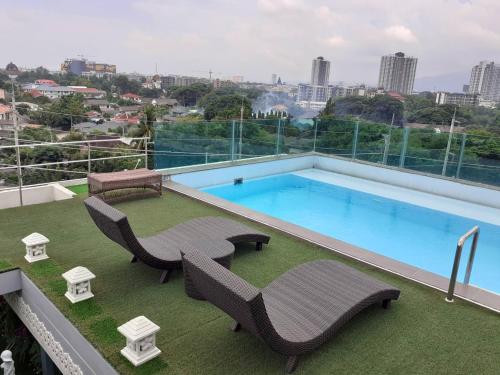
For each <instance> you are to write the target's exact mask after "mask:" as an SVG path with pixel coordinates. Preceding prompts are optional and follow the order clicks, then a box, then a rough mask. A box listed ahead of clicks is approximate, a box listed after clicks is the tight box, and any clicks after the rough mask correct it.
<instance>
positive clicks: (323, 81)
mask: <svg viewBox="0 0 500 375" xmlns="http://www.w3.org/2000/svg"><path fill="white" fill-rule="evenodd" d="M329 78H330V61H328V60H325V59H324V58H323V56H319V57H317V58H315V59H314V60H313V61H312V68H311V86H321V87H328V79H329Z"/></svg>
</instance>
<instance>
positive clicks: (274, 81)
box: [271, 73, 278, 85]
mask: <svg viewBox="0 0 500 375" xmlns="http://www.w3.org/2000/svg"><path fill="white" fill-rule="evenodd" d="M277 80H278V75H277V74H276V73H273V74H271V83H272V84H273V85H275V84H276V81H277Z"/></svg>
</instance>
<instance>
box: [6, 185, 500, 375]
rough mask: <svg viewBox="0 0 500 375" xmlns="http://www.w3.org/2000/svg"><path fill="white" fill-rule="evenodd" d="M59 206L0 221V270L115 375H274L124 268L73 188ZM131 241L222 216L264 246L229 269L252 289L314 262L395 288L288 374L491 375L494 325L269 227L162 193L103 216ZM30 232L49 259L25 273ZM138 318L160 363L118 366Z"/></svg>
mask: <svg viewBox="0 0 500 375" xmlns="http://www.w3.org/2000/svg"><path fill="white" fill-rule="evenodd" d="M74 190H75V191H79V194H78V195H77V196H76V197H75V198H73V199H69V200H65V201H60V202H53V203H46V204H39V205H32V206H25V207H18V208H12V209H5V210H2V214H1V215H0V233H1V235H0V269H3V270H7V269H11V268H13V267H20V268H21V269H22V271H23V272H25V273H26V275H28V277H29V278H30V279H31V280H32V281H34V282H35V284H36V285H37V286H38V288H40V289H41V290H42V291H43V293H44V294H45V295H46V296H47V297H49V298H50V300H51V301H52V302H53V303H54V304H55V305H56V307H57V308H58V309H59V310H60V311H62V312H63V313H64V315H65V316H66V317H67V318H68V319H69V320H70V321H71V322H72V323H73V324H74V325H75V327H77V328H78V330H79V331H80V332H81V333H82V334H83V335H84V336H85V337H86V338H87V339H88V340H89V341H90V342H91V343H92V345H94V346H95V348H97V349H98V351H99V352H100V353H102V355H103V356H104V358H105V359H106V360H107V361H109V362H110V363H111V364H112V365H113V366H114V367H115V369H116V370H117V371H118V372H119V373H121V374H156V375H162V374H165V375H167V374H168V375H180V374H204V375H209V374H214V375H215V374H216V375H225V374H227V375H229V374H243V375H244V374H249V375H250V374H281V373H282V371H283V369H282V368H283V361H284V359H283V357H282V356H280V355H278V354H276V353H274V352H273V351H271V350H270V349H269V348H268V347H267V346H266V345H264V344H263V343H261V342H260V341H258V340H256V339H255V338H254V337H253V336H251V335H249V334H246V333H245V332H241V333H240V334H234V333H232V332H231V331H230V330H229V326H230V324H231V319H230V318H229V317H228V316H227V315H225V314H224V313H222V312H221V311H220V310H218V309H217V308H215V307H214V306H212V305H211V304H209V303H207V302H204V301H196V300H193V299H190V298H188V297H186V295H185V292H184V282H183V277H182V274H181V273H180V272H177V273H175V274H174V275H173V277H172V278H171V280H170V281H169V282H168V283H167V284H159V283H158V277H159V271H157V270H154V269H151V268H149V267H147V266H145V265H144V264H141V263H135V264H130V254H129V253H127V252H126V251H125V250H123V249H122V248H120V247H119V246H118V245H116V244H115V243H113V242H112V241H110V240H109V239H107V238H106V237H105V236H104V235H102V234H101V233H100V232H99V230H98V229H97V228H96V226H95V225H94V223H93V222H92V221H91V219H90V217H89V215H88V213H87V212H86V210H85V208H84V205H83V199H84V198H86V197H87V193H86V189H85V186H77V187H75V188H74ZM115 207H116V208H118V209H119V210H121V211H123V212H125V213H126V214H127V215H128V217H129V220H130V222H131V225H132V227H133V228H134V231H136V234H137V235H139V236H148V235H152V234H155V233H158V232H159V231H161V230H163V229H165V228H168V227H171V226H173V225H176V224H178V223H181V222H184V221H186V220H189V219H192V218H195V217H201V216H209V215H214V216H225V217H230V218H232V219H234V220H238V221H242V222H245V223H247V224H248V225H250V226H253V227H255V228H257V229H259V230H261V231H263V232H265V233H268V234H270V235H271V238H272V239H271V242H270V244H269V245H268V246H266V247H265V248H264V250H263V251H261V252H255V251H254V249H253V246H250V245H248V246H246V245H243V246H239V247H238V248H237V251H236V254H235V259H234V261H233V265H232V270H233V271H234V272H235V273H236V274H238V275H240V276H241V277H243V278H244V279H246V280H248V281H249V282H251V283H252V284H254V285H256V286H257V287H263V286H265V285H267V284H268V283H269V282H270V281H271V280H273V279H275V278H276V277H277V276H279V275H280V274H282V273H284V272H286V271H287V270H289V269H290V268H292V267H294V266H296V265H298V264H301V263H304V262H306V261H309V260H314V259H335V260H338V261H340V262H343V263H346V264H348V265H350V266H352V267H355V268H357V269H359V270H361V271H362V272H364V273H366V274H368V275H371V276H373V277H375V278H377V279H380V280H383V281H386V282H388V283H390V284H392V285H394V286H396V287H398V288H400V289H401V298H400V300H399V301H397V302H396V303H394V304H393V306H392V308H391V309H390V310H389V311H384V310H382V309H380V308H377V307H373V308H369V309H367V310H366V311H364V312H363V313H361V314H359V315H358V316H357V317H356V318H355V319H354V320H352V321H351V322H350V323H348V324H347V325H346V326H345V327H343V328H342V330H341V331H340V332H339V333H338V334H337V335H336V336H335V337H334V338H333V339H332V340H330V341H328V342H327V343H326V344H325V345H323V346H322V347H321V348H320V349H319V350H317V351H315V352H314V353H312V354H310V355H307V356H305V357H304V358H303V360H302V362H301V364H300V366H299V368H298V369H297V371H296V373H297V374H329V373H337V374H347V373H349V374H366V373H374V374H375V373H377V374H381V373H393V374H403V373H423V374H425V373H435V374H444V373H446V374H497V373H498V358H499V355H500V352H499V350H500V349H499V348H500V336H499V335H498V332H499V331H500V319H498V314H495V313H493V312H491V311H488V310H485V309H482V308H480V307H478V306H475V305H472V304H470V303H468V302H464V301H460V300H457V301H456V302H455V303H454V304H447V303H445V302H444V295H443V293H442V292H439V291H436V290H433V289H430V288H428V287H426V286H423V285H420V284H416V283H414V282H412V281H410V280H406V279H403V278H401V277H398V276H397V275H394V274H389V273H385V272H383V271H380V270H379V269H376V268H374V267H371V266H369V265H364V264H361V263H359V262H356V261H354V260H348V259H345V258H342V257H341V256H340V255H337V254H335V253H333V252H330V251H327V250H325V249H322V248H320V247H318V246H316V245H313V244H311V243H308V242H305V241H302V240H298V239H295V238H292V237H290V236H289V235H286V234H284V233H282V232H279V231H277V230H274V229H272V228H270V227H267V226H263V225H260V224H256V223H254V222H248V221H246V220H245V219H243V218H241V217H239V216H234V215H230V214H228V213H226V212H224V211H222V210H220V209H217V208H214V207H210V206H207V205H205V204H202V203H199V202H197V201H195V200H192V199H191V198H188V197H184V196H181V195H179V194H177V193H174V192H172V191H168V192H165V194H164V195H163V196H162V197H161V198H149V199H142V200H136V201H130V202H126V203H119V204H117V205H115ZM32 232H38V233H41V234H43V235H45V236H46V237H47V238H49V240H50V243H49V244H48V248H47V251H48V254H49V256H50V259H48V260H44V261H40V262H37V263H32V264H29V263H27V262H26V261H25V259H24V257H23V255H24V253H25V250H24V245H23V243H22V242H21V239H22V238H24V237H26V236H27V235H29V234H30V233H32ZM77 266H84V267H87V268H88V269H89V270H90V271H91V272H92V273H93V274H95V275H96V278H95V279H94V280H92V291H93V293H94V294H95V297H94V298H93V299H91V300H87V301H84V302H80V303H78V304H75V305H72V304H71V303H70V302H69V301H68V300H67V299H66V298H65V297H64V292H65V291H66V282H65V281H64V279H63V278H62V276H61V275H62V274H63V273H64V272H66V271H68V270H70V269H72V268H74V267H77ZM141 315H144V316H146V317H147V318H148V319H150V320H151V321H153V322H154V323H155V324H157V325H158V326H160V331H159V333H158V334H157V346H158V347H159V348H160V349H161V350H162V353H161V355H160V356H159V357H158V358H156V359H154V360H152V361H151V362H149V363H147V364H144V365H142V366H140V367H138V368H135V367H133V366H132V365H131V364H129V362H128V361H127V360H126V359H125V358H124V357H122V356H121V355H120V349H121V348H122V347H123V346H124V344H125V339H124V337H123V336H121V335H120V334H119V333H118V331H117V327H118V326H120V325H122V324H124V323H125V322H127V321H129V320H130V319H132V318H135V317H137V316H141Z"/></svg>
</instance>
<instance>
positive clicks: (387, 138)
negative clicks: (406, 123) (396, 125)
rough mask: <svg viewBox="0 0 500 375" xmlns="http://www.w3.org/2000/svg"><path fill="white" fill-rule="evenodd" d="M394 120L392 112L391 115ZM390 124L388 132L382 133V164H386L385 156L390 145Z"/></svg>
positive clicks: (387, 154) (387, 155)
mask: <svg viewBox="0 0 500 375" xmlns="http://www.w3.org/2000/svg"><path fill="white" fill-rule="evenodd" d="M392 120H393V122H394V114H393V115H392ZM391 135H392V124H391V127H390V128H389V134H384V135H383V136H384V156H383V157H382V164H384V165H387V158H388V157H389V147H390V146H391Z"/></svg>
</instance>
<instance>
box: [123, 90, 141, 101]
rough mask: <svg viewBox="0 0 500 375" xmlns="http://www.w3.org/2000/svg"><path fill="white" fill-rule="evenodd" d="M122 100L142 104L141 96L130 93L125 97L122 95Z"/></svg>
mask: <svg viewBox="0 0 500 375" xmlns="http://www.w3.org/2000/svg"><path fill="white" fill-rule="evenodd" d="M120 99H123V100H130V101H132V102H136V103H142V98H141V97H140V96H139V95H136V94H132V93H130V92H129V93H126V94H124V95H120Z"/></svg>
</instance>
